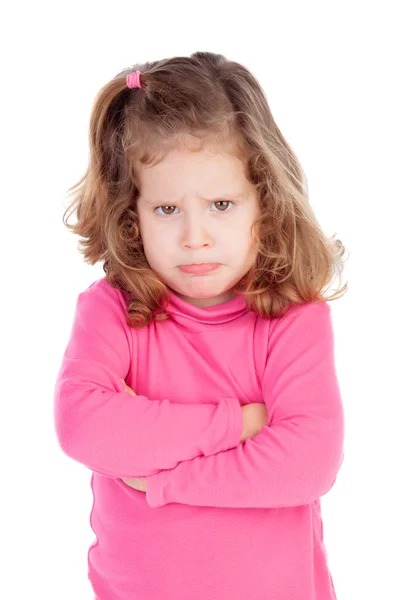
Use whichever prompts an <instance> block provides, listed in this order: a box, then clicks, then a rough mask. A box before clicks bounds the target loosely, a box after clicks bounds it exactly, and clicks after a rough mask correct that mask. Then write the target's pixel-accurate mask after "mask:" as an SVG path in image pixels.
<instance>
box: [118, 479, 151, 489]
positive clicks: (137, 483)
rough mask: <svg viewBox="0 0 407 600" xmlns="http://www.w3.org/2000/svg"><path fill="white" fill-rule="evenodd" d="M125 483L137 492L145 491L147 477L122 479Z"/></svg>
mask: <svg viewBox="0 0 407 600" xmlns="http://www.w3.org/2000/svg"><path fill="white" fill-rule="evenodd" d="M122 481H124V483H125V484H126V485H128V486H129V487H132V488H133V489H135V490H138V491H139V492H147V477H131V478H129V479H128V478H126V477H125V478H124V479H122Z"/></svg>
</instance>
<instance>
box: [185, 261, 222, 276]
mask: <svg viewBox="0 0 407 600" xmlns="http://www.w3.org/2000/svg"><path fill="white" fill-rule="evenodd" d="M219 266H220V263H200V264H192V265H181V266H180V267H179V268H180V270H181V271H183V272H184V273H192V274H202V273H209V272H210V271H214V270H215V269H217V268H218V267H219Z"/></svg>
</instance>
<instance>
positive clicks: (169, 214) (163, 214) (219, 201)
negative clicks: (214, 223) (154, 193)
mask: <svg viewBox="0 0 407 600" xmlns="http://www.w3.org/2000/svg"><path fill="white" fill-rule="evenodd" d="M220 203H227V204H230V205H233V204H234V202H232V201H231V200H217V201H215V202H212V204H220ZM168 207H169V208H177V207H176V206H172V205H170V204H167V205H165V206H157V207H156V208H155V209H154V212H155V211H156V210H158V209H159V208H168ZM229 208H230V207H228V208H227V209H226V210H217V211H216V212H220V213H222V212H229ZM158 214H160V215H162V216H167V217H170V216H171V215H173V214H174V213H158Z"/></svg>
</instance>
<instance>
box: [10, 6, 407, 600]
mask: <svg viewBox="0 0 407 600" xmlns="http://www.w3.org/2000/svg"><path fill="white" fill-rule="evenodd" d="M404 9H405V3H404V2H394V1H393V2H392V1H386V2H374V1H370V2H367V1H366V2H361V1H357V0H354V1H345V2H344V1H342V2H330V1H326V0H325V1H320V2H312V1H309V2H291V1H287V0H285V1H284V2H283V1H280V2H250V3H245V4H239V3H238V2H236V3H231V2H229V3H228V2H221V1H218V2H213V3H211V2H199V3H195V2H190V3H182V2H157V1H155V2H153V3H151V5H150V8H147V7H144V6H143V3H142V2H135V1H133V2H129V3H125V2H120V1H115V2H101V1H98V2H96V1H92V2H86V1H83V2H80V3H79V2H72V1H71V2H69V3H68V2H65V3H63V2H54V3H46V2H30V3H29V2H20V3H13V5H12V6H11V5H9V6H8V7H3V8H2V9H1V12H2V14H1V15H0V17H1V18H0V22H1V30H2V31H1V36H0V40H1V41H0V43H1V48H0V49H1V53H0V57H1V84H0V86H1V93H0V98H1V110H0V115H1V146H0V147H1V156H2V158H1V167H2V172H1V191H2V198H1V211H2V214H1V218H2V223H1V225H2V227H1V231H2V235H1V246H2V247H1V261H2V265H1V267H2V268H1V273H2V278H1V286H2V293H1V304H2V332H1V346H2V348H1V354H2V356H3V358H2V365H3V369H2V373H3V377H2V403H1V444H2V446H1V448H2V452H1V469H2V473H3V480H2V483H1V487H2V492H1V512H0V514H1V519H2V522H1V533H0V544H1V547H0V549H1V556H2V558H1V571H2V574H1V577H0V597H1V598H4V599H5V600H22V599H23V598H24V599H27V600H29V599H31V598H32V599H34V598H35V599H37V598H38V599H41V600H43V599H44V600H48V599H49V600H72V599H74V598H75V600H82V599H83V600H93V593H92V590H91V587H90V583H89V582H88V579H87V552H88V547H89V545H90V544H91V543H92V542H93V541H94V534H93V532H92V530H91V528H90V525H89V515H90V510H91V506H92V495H91V489H90V475H91V472H90V471H89V470H87V468H85V467H84V466H82V465H81V464H79V463H76V462H74V461H73V460H72V459H70V458H68V457H67V456H66V455H65V454H64V453H63V452H62V450H61V449H60V448H59V446H58V443H57V440H56V436H55V432H54V424H53V389H54V385H55V378H56V375H57V371H58V369H59V366H60V362H61V359H62V354H63V352H64V349H65V346H66V344H67V341H68V336H69V332H70V328H71V323H72V318H73V310H74V305H75V301H76V298H77V296H78V294H79V293H80V292H81V291H83V290H84V289H85V288H86V287H87V286H88V285H90V283H91V282H93V281H94V280H96V279H98V278H100V277H102V276H103V275H104V273H103V271H102V266H101V265H97V266H94V267H90V266H88V265H85V264H84V263H83V260H82V256H81V255H80V254H79V252H78V251H77V239H76V238H75V237H74V236H73V235H72V234H71V233H69V232H68V231H67V229H66V228H65V227H64V225H63V223H62V215H63V211H64V209H65V206H66V197H67V189H68V188H69V187H70V186H72V185H73V184H74V183H76V182H77V181H78V179H79V178H80V177H81V176H82V174H83V172H84V170H85V167H86V163H87V158H88V145H87V144H88V138H87V136H88V122H89V116H90V110H91V105H92V102H93V100H94V97H95V96H96V93H97V92H98V90H99V89H100V88H101V87H102V86H103V85H104V84H105V83H106V82H107V81H108V80H109V79H111V78H112V77H113V76H114V75H116V74H117V73H118V72H119V71H121V70H122V69H124V68H128V67H131V66H132V65H133V64H134V63H136V62H139V61H147V60H148V61H152V60H156V59H160V58H165V57H170V56H174V55H180V54H183V55H190V54H191V53H193V52H195V51H197V50H201V51H203V50H209V51H212V52H217V53H222V54H225V55H226V57H227V58H230V59H233V60H237V61H239V62H242V63H243V64H244V65H245V66H247V67H248V68H249V69H251V71H252V72H253V74H254V75H255V76H256V77H257V78H258V79H259V81H260V83H261V85H262V86H263V88H264V90H265V92H266V95H267V98H268V101H269V104H270V108H271V111H272V113H273V116H274V118H275V120H276V122H277V124H278V126H279V127H280V129H281V131H282V132H283V135H284V136H285V137H286V139H287V141H288V142H289V143H290V145H291V146H292V147H293V149H294V151H295V152H296V154H297V156H298V158H299V160H300V161H301V163H302V165H303V167H304V169H305V172H306V175H307V178H308V182H309V195H310V203H311V205H312V207H313V209H314V211H315V213H316V215H317V217H318V219H319V221H320V223H321V225H322V226H323V228H324V231H325V233H326V234H327V235H329V236H332V235H333V234H336V236H337V237H338V238H339V239H340V240H341V241H342V243H343V244H344V246H345V247H346V250H347V256H348V259H347V261H346V265H345V271H344V276H343V282H345V281H347V282H348V285H349V291H348V293H347V294H346V295H345V297H344V298H343V299H340V300H337V301H334V302H332V303H331V307H332V311H333V319H334V328H335V336H336V342H335V343H336V360H337V371H338V377H339V381H340V385H341V390H342V393H343V403H344V408H345V416H346V440H345V460H344V463H343V465H342V467H341V470H340V472H339V475H338V478H337V481H336V483H335V486H334V487H333V488H332V490H331V491H330V492H329V493H328V494H327V495H326V496H325V497H323V498H322V513H323V521H324V532H325V544H326V548H327V552H328V557H329V566H330V570H331V573H332V576H333V580H334V584H335V588H336V591H337V596H338V600H360V599H362V598H363V599H369V600H372V599H376V598H377V599H380V600H382V599H384V598H385V599H386V600H387V599H391V600H398V599H403V598H404V599H405V598H407V585H406V579H405V568H406V560H407V551H406V533H407V531H406V529H407V528H406V506H407V502H406V500H407V497H406V493H405V480H406V466H405V462H406V458H407V451H406V449H407V445H406V441H405V440H406V436H405V421H404V417H405V415H406V410H405V405H406V401H407V394H406V384H405V372H406V369H405V361H406V351H405V347H406V346H405V339H406V316H405V310H406V306H405V304H406V283H405V269H406V259H405V257H406V254H405V251H404V244H405V241H406V238H405V232H406V229H405V216H406V158H407V156H406V134H407V126H406V125H407V119H406V107H407V97H406V96H407V93H406V72H407V69H406V59H405V57H406V56H407V42H406V18H405V17H404V16H403V10H404ZM70 221H71V222H72V218H71V219H70ZM191 600H193V599H191ZM248 600H256V599H254V598H253V599H248ZM293 600H294V599H293ZM295 600H297V599H295ZM298 600H301V599H298ZM321 600H322V599H321Z"/></svg>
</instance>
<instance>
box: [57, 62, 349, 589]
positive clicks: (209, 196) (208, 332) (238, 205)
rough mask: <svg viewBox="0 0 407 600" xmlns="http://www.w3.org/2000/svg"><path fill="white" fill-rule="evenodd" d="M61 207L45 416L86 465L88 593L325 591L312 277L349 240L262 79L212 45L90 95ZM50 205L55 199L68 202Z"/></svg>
mask: <svg viewBox="0 0 407 600" xmlns="http://www.w3.org/2000/svg"><path fill="white" fill-rule="evenodd" d="M70 190H75V198H74V200H73V202H72V204H71V207H72V208H76V216H77V218H78V221H77V223H76V224H75V225H74V226H71V225H68V224H67V222H66V221H65V220H64V223H65V225H67V227H69V228H70V229H71V230H72V231H73V232H74V233H75V234H78V235H80V236H81V237H82V238H83V239H82V247H81V252H83V254H84V257H85V260H86V261H87V262H88V263H90V264H92V265H93V264H95V263H96V262H98V261H103V269H104V272H105V273H106V275H105V277H103V278H102V279H99V280H97V281H95V282H94V283H92V284H91V285H90V286H89V287H88V288H87V289H85V290H84V291H83V292H82V293H80V294H79V296H78V299H77V304H76V309H75V316H74V321H73V325H72V331H71V335H70V338H69V341H68V344H67V347H66V350H65V353H64V356H63V359H62V364H61V367H60V370H59V373H58V377H57V381H56V386H55V405H54V410H55V413H54V416H55V428H56V434H57V437H58V442H59V444H60V446H61V448H62V450H63V451H64V453H66V454H67V455H68V456H69V457H71V458H72V459H73V460H75V461H78V462H80V463H81V464H83V465H85V466H86V467H88V468H89V469H90V470H91V471H92V476H91V486H92V491H93V498H94V502H93V507H92V511H91V516H90V525H91V527H92V529H93V531H94V533H95V536H96V539H95V542H94V543H93V544H92V545H91V547H90V548H89V553H88V565H89V571H88V576H89V580H90V582H91V585H92V588H93V590H94V594H95V595H96V598H97V600H163V599H165V600H187V599H188V600H208V599H211V600H225V599H226V598H233V600H266V599H267V600H271V599H272V600H332V599H335V598H336V595H335V589H334V585H333V581H332V577H331V573H330V570H329V566H328V558H327V552H326V548H325V545H324V539H323V523H322V518H321V507H320V498H321V496H323V495H324V494H327V492H329V490H330V489H331V488H332V486H333V484H334V482H335V480H336V477H337V474H338V471H339V468H340V466H341V464H342V461H343V458H344V453H343V442H344V413H343V406H342V401H341V395H340V389H339V384H338V380H337V376H336V370H335V357H334V337H333V326H332V316H331V309H330V306H329V304H328V301H329V300H333V299H336V298H339V297H341V296H342V295H343V294H344V293H345V292H346V289H347V285H345V286H344V287H342V288H340V290H339V291H338V292H337V293H335V294H333V295H331V296H325V295H323V288H324V287H326V286H327V285H328V284H329V283H330V282H331V279H332V276H333V269H334V268H335V267H336V268H337V269H338V272H340V271H341V270H342V269H343V261H342V255H343V253H344V247H343V245H342V244H341V242H340V241H339V240H337V241H335V242H333V241H332V240H331V239H328V238H327V237H326V236H325V235H324V233H323V231H322V229H321V227H320V225H319V224H318V221H317V219H316V217H315V215H314V214H313V212H312V210H311V208H310V205H309V202H308V197H307V187H306V179H305V175H304V173H303V171H302V169H301V166H300V163H299V161H298V159H297V158H296V156H295V155H294V153H293V151H292V150H291V148H290V146H289V145H288V143H287V142H286V140H285V139H284V137H283V135H282V134H281V132H280V130H279V128H278V127H277V125H276V123H275V122H274V119H273V117H272V115H271V112H270V108H269V106H268V103H267V101H266V98H265V94H264V92H263V91H262V88H261V87H260V85H259V83H258V81H257V80H256V79H255V77H254V76H253V75H252V74H251V73H250V72H249V71H248V70H247V69H246V68H245V67H243V66H242V65H240V64H238V63H236V62H232V61H230V60H227V59H226V58H225V57H224V56H222V55H218V54H212V53H209V52H196V53H195V54H193V55H192V56H191V57H175V58H171V59H166V60H161V61H155V62H151V63H146V64H144V65H137V66H136V67H135V68H134V69H129V70H125V71H123V72H121V73H119V74H118V75H116V76H115V77H114V78H113V79H112V80H111V81H109V82H108V83H107V84H106V85H105V86H104V87H103V89H102V90H101V91H100V93H99V95H98V96H97V98H96V101H95V104H94V106H93V111H92V115H91V120H90V162H89V166H88V168H87V171H86V174H85V175H84V177H83V178H82V179H81V180H80V181H79V182H78V184H77V185H76V186H74V187H73V188H70ZM64 217H65V216H64Z"/></svg>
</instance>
